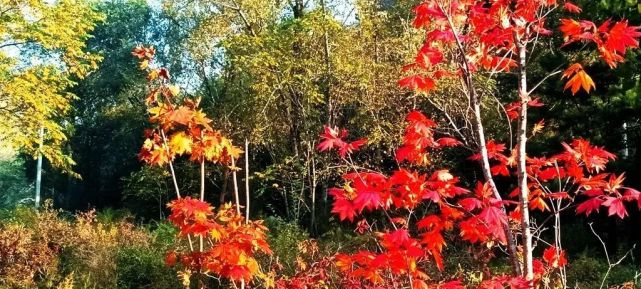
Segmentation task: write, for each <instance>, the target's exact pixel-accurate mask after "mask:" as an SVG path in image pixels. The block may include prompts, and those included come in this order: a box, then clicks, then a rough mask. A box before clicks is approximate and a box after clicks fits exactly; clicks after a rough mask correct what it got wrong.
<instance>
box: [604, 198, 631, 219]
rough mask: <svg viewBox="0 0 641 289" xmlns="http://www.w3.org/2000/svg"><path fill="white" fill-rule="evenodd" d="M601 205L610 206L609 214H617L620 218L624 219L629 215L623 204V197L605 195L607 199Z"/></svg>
mask: <svg viewBox="0 0 641 289" xmlns="http://www.w3.org/2000/svg"><path fill="white" fill-rule="evenodd" d="M601 205H603V206H604V207H608V216H613V215H617V216H618V217H619V218H621V219H624V218H625V217H626V216H627V215H628V211H627V210H626V209H625V205H624V204H623V198H615V197H605V201H603V203H601Z"/></svg>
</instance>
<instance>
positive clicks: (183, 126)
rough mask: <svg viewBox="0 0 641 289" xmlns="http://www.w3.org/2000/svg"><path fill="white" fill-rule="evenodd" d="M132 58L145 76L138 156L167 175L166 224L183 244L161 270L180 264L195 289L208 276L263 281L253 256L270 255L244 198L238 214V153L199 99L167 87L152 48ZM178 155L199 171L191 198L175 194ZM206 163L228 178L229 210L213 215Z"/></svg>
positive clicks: (224, 208)
mask: <svg viewBox="0 0 641 289" xmlns="http://www.w3.org/2000/svg"><path fill="white" fill-rule="evenodd" d="M132 54H133V55H134V56H135V57H137V58H138V59H139V68H140V69H141V70H143V71H145V72H147V85H148V92H147V96H146V98H145V99H144V103H145V105H146V106H147V108H148V109H147V112H148V113H149V122H150V123H151V124H152V128H150V129H148V130H146V132H145V137H146V139H145V141H144V143H143V145H142V148H141V149H140V153H139V155H138V157H139V158H140V160H142V161H144V162H145V163H147V164H149V165H152V166H160V167H165V168H167V169H168V170H169V173H170V174H171V178H172V182H173V189H174V192H175V194H176V199H175V200H173V201H171V202H169V203H168V204H167V207H168V208H169V209H170V210H171V214H170V215H169V218H168V219H169V221H171V222H172V224H173V225H174V226H176V227H177V228H178V230H179V234H178V237H180V240H181V241H183V242H185V243H186V245H183V244H180V243H179V244H177V246H176V247H177V248H176V250H175V251H170V252H168V254H167V259H166V263H167V265H169V266H174V265H176V263H177V261H178V260H180V262H179V263H180V265H181V271H180V275H181V276H182V280H183V285H184V286H185V287H187V288H189V286H190V282H191V280H192V279H193V278H192V275H195V277H196V278H197V279H196V280H198V286H200V287H203V286H205V284H207V283H208V282H209V280H208V279H209V277H210V276H211V274H214V276H213V277H214V278H225V279H227V280H229V281H230V282H231V283H232V284H233V286H234V287H235V286H237V285H240V287H241V288H245V285H246V284H249V283H251V282H252V280H253V279H254V278H256V277H261V278H264V276H263V275H262V272H261V270H260V267H259V265H258V261H257V260H256V255H257V254H261V253H262V254H271V250H270V248H269V245H268V244H267V242H266V234H265V233H266V231H267V228H266V227H265V226H263V225H262V221H250V220H249V211H248V206H249V195H246V201H245V206H246V207H245V210H246V211H245V214H243V213H241V206H240V196H239V189H238V183H237V177H236V171H237V170H239V169H238V167H236V166H235V161H236V160H237V159H238V158H239V156H240V153H242V150H241V149H239V148H238V147H236V146H234V145H233V144H232V141H231V140H230V139H228V138H226V137H225V136H223V135H222V134H221V132H220V131H218V130H214V129H213V127H212V126H211V125H210V123H211V120H210V119H209V118H208V117H207V115H206V114H205V113H203V112H202V110H201V109H199V104H200V99H191V98H188V97H184V96H181V94H180V88H179V86H177V85H175V84H172V80H171V76H170V74H169V70H168V69H167V68H165V67H159V66H157V65H156V63H154V61H153V60H154V56H155V54H156V50H155V48H154V47H142V46H138V47H136V48H134V49H133V51H132ZM181 156H184V157H186V158H187V159H188V160H189V161H190V162H193V163H195V164H197V166H198V167H199V169H200V190H199V193H198V196H199V197H198V198H197V199H194V198H192V197H191V196H190V195H191V194H192V193H190V192H185V191H181V188H180V186H179V183H178V182H179V179H178V178H177V175H176V170H175V169H174V162H175V161H176V160H177V159H178V158H180V157H181ZM207 163H212V164H221V165H226V166H230V169H231V170H232V171H233V176H234V179H233V180H234V205H232V204H231V203H227V204H225V205H221V206H220V208H219V209H218V210H217V211H215V212H214V208H213V207H212V206H211V205H210V204H209V203H208V202H206V201H205V195H206V193H207V188H206V183H205V174H206V170H207ZM245 170H247V165H246V166H245ZM247 186H248V185H247ZM196 238H197V240H196Z"/></svg>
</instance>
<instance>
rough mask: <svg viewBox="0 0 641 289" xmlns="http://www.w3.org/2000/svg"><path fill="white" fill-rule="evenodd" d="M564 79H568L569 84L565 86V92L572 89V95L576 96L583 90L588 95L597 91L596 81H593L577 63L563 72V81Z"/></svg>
mask: <svg viewBox="0 0 641 289" xmlns="http://www.w3.org/2000/svg"><path fill="white" fill-rule="evenodd" d="M564 78H567V79H568V82H567V83H566V84H565V87H564V88H563V89H564V90H565V89H568V88H570V90H571V91H572V95H575V94H576V93H577V92H578V91H579V89H581V88H582V89H583V90H584V91H585V92H587V93H590V90H592V89H596V86H595V85H594V81H592V78H591V77H590V76H589V75H588V74H587V73H585V70H583V66H581V64H578V63H575V64H572V65H571V66H570V67H568V69H566V70H565V72H563V77H562V78H561V79H564Z"/></svg>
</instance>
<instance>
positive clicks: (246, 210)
mask: <svg viewBox="0 0 641 289" xmlns="http://www.w3.org/2000/svg"><path fill="white" fill-rule="evenodd" d="M247 222H249V140H247V139H245V223H247Z"/></svg>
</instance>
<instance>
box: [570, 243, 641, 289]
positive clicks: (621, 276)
mask: <svg viewBox="0 0 641 289" xmlns="http://www.w3.org/2000/svg"><path fill="white" fill-rule="evenodd" d="M590 255H591V254H590V253H588V252H583V253H581V254H580V255H579V256H577V257H576V258H574V260H571V263H570V264H569V265H568V267H567V275H568V286H569V287H570V288H586V289H588V288H600V286H601V282H602V280H603V277H604V276H605V273H606V272H607V270H608V264H607V261H606V260H603V259H597V258H594V257H592V256H590ZM639 271H640V269H639V268H635V266H634V265H632V264H626V263H622V264H619V265H617V266H615V267H614V268H612V270H611V271H610V274H609V275H608V279H607V280H606V282H605V288H611V287H612V286H615V285H620V284H623V283H626V282H633V283H634V282H636V280H635V277H636V274H637V272H639ZM635 285H636V286H637V287H638V286H639V284H638V283H635Z"/></svg>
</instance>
